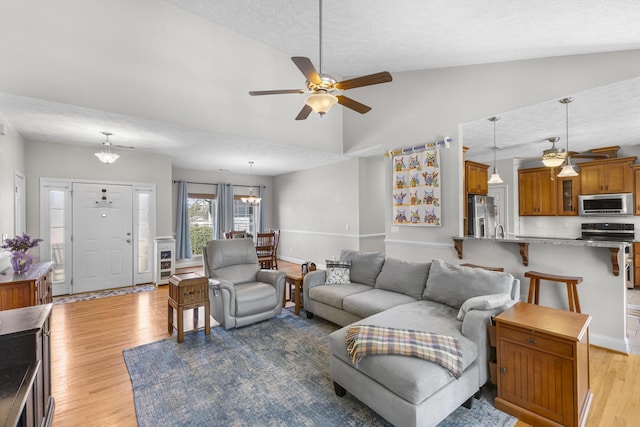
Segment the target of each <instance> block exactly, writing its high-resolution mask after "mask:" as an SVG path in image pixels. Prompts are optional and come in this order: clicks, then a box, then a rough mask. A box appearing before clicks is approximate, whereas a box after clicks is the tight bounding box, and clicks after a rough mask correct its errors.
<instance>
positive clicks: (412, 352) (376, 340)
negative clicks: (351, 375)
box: [345, 325, 462, 378]
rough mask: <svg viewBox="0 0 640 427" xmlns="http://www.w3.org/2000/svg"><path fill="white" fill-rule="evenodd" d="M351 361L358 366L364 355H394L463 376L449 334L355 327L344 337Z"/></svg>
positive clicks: (459, 357) (455, 344)
mask: <svg viewBox="0 0 640 427" xmlns="http://www.w3.org/2000/svg"><path fill="white" fill-rule="evenodd" d="M345 340H346V342H347V351H348V352H349V355H350V356H351V362H352V363H353V364H354V365H355V366H356V368H357V367H358V362H359V361H360V359H362V358H363V357H364V356H371V355H376V354H378V355H380V354H397V355H401V356H413V357H418V358H421V359H425V360H428V361H430V362H434V363H437V364H438V365H440V366H442V367H443V368H444V369H446V370H447V371H449V373H450V374H451V375H452V376H453V377H455V378H460V375H462V352H461V351H460V343H459V342H458V339H457V338H455V337H452V336H448V335H441V334H435V333H432V332H422V331H414V330H411V329H394V328H385V327H382V326H372V325H356V326H351V327H350V328H349V329H348V330H347V335H346V337H345Z"/></svg>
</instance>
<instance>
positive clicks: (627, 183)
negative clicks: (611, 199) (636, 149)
mask: <svg viewBox="0 0 640 427" xmlns="http://www.w3.org/2000/svg"><path fill="white" fill-rule="evenodd" d="M635 160H636V158H635V157H623V158H616V159H607V160H598V161H596V162H587V163H580V185H581V188H582V189H581V193H582V194H611V193H631V192H633V190H634V180H633V170H632V168H631V164H632V163H633V162H634V161H635Z"/></svg>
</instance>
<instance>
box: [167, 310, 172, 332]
mask: <svg viewBox="0 0 640 427" xmlns="http://www.w3.org/2000/svg"><path fill="white" fill-rule="evenodd" d="M167 311H168V312H169V335H173V306H172V305H171V303H169V309H168V310H167Z"/></svg>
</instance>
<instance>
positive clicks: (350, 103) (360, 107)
mask: <svg viewBox="0 0 640 427" xmlns="http://www.w3.org/2000/svg"><path fill="white" fill-rule="evenodd" d="M336 98H338V104H340V105H343V106H345V107H347V108H351V109H352V110H353V111H357V112H358V113H360V114H364V113H366V112H368V111H369V110H371V107H369V106H367V105H364V104H361V103H359V102H358V101H356V100H353V99H351V98H348V97H346V96H344V95H338V96H336Z"/></svg>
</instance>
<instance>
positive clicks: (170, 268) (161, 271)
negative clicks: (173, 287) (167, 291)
mask: <svg viewBox="0 0 640 427" xmlns="http://www.w3.org/2000/svg"><path fill="white" fill-rule="evenodd" d="M154 249H155V258H156V266H155V269H154V272H153V282H154V283H155V284H156V286H157V285H166V284H167V283H169V278H170V277H171V275H172V274H173V273H175V272H176V240H175V239H174V238H172V237H158V238H157V239H155V241H154Z"/></svg>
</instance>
